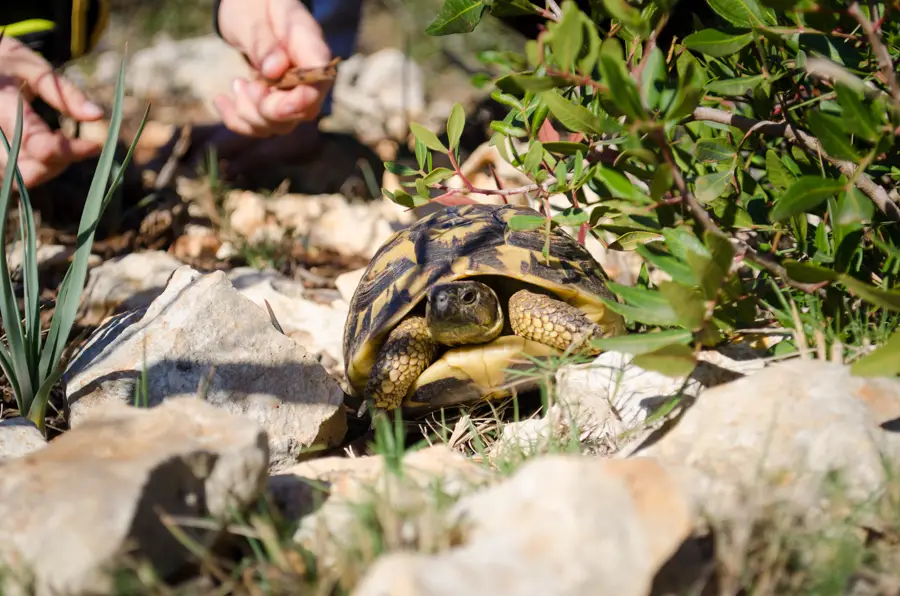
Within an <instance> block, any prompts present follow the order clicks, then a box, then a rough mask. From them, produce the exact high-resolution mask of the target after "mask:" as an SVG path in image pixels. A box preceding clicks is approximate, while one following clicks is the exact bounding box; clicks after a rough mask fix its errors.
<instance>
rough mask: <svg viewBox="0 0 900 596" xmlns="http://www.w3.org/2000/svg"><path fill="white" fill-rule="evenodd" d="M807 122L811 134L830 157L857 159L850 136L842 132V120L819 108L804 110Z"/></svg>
mask: <svg viewBox="0 0 900 596" xmlns="http://www.w3.org/2000/svg"><path fill="white" fill-rule="evenodd" d="M806 118H807V123H808V124H809V129H810V131H812V133H813V135H814V136H816V137H818V139H819V141H820V142H821V143H822V148H823V149H825V152H826V153H827V154H828V155H830V156H831V157H836V158H837V159H845V160H848V161H854V162H855V161H859V153H857V152H856V149H854V148H853V143H851V142H850V137H849V136H848V135H846V134H844V132H843V129H844V126H845V123H844V121H843V120H842V119H841V118H839V117H837V116H833V115H831V114H826V113H825V112H822V111H820V110H815V109H813V110H808V111H807V112H806Z"/></svg>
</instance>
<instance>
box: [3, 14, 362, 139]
mask: <svg viewBox="0 0 900 596" xmlns="http://www.w3.org/2000/svg"><path fill="white" fill-rule="evenodd" d="M257 1H260V0H257ZM298 1H301V0H298ZM302 1H303V3H304V4H305V5H306V7H307V8H308V9H309V10H310V12H311V13H312V15H313V17H314V18H315V19H316V21H317V22H318V23H319V26H320V27H322V32H323V34H324V36H325V42H326V43H327V44H328V46H329V48H331V53H332V55H333V56H335V57H340V58H341V59H344V60H346V59H347V58H349V57H350V56H351V55H352V54H353V52H354V49H355V47H356V38H357V33H358V30H359V22H360V15H361V13H362V0H302ZM218 16H219V0H215V2H214V3H213V22H212V23H211V27H210V28H211V30H212V31H215V33H216V34H218V35H221V34H220V32H219V26H218ZM108 20H109V0H22V1H18V2H17V1H15V0H0V29H2V30H3V34H4V35H12V36H13V37H15V38H17V39H18V40H19V41H21V42H22V43H24V44H25V45H27V46H29V47H30V48H31V49H33V50H35V51H36V52H38V53H39V54H41V55H42V56H43V57H44V58H45V59H46V60H47V61H48V62H50V63H51V64H52V65H53V66H55V67H60V66H63V65H64V64H65V63H66V62H68V61H69V60H72V59H75V58H79V57H81V56H83V55H84V54H87V53H88V52H90V51H91V50H92V49H93V48H94V47H95V46H96V45H97V42H98V41H99V39H100V36H101V35H102V33H103V30H104V29H105V28H106V25H107V22H108ZM331 102H332V94H331V92H329V93H328V96H327V97H326V98H325V102H324V104H323V105H322V110H321V114H320V115H322V116H324V115H327V114H329V113H330V112H331ZM36 107H37V106H36ZM40 111H41V112H42V113H43V111H44V110H40ZM45 119H46V118H45ZM50 124H53V123H52V122H51V123H50ZM53 125H54V127H55V124H53Z"/></svg>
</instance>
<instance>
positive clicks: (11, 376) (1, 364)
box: [0, 343, 23, 412]
mask: <svg viewBox="0 0 900 596" xmlns="http://www.w3.org/2000/svg"><path fill="white" fill-rule="evenodd" d="M0 369H2V370H3V374H4V375H6V378H7V379H8V380H9V384H10V385H11V386H12V390H13V394H14V395H15V396H16V406H17V407H18V408H19V411H20V412H21V411H22V406H23V404H22V403H21V401H20V400H19V393H20V391H19V383H18V380H17V379H16V373H15V370H13V366H12V359H11V358H10V355H9V350H7V349H6V346H5V345H3V344H2V343H0Z"/></svg>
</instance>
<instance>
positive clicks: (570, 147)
mask: <svg viewBox="0 0 900 596" xmlns="http://www.w3.org/2000/svg"><path fill="white" fill-rule="evenodd" d="M589 150H590V147H588V146H587V145H585V144H584V143H572V142H569V141H551V142H549V143H544V151H547V152H548V153H559V154H560V155H575V154H576V153H578V152H579V151H581V153H582V154H585V153H587V152H588V151H589Z"/></svg>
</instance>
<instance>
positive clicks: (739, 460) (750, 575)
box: [0, 37, 900, 596]
mask: <svg viewBox="0 0 900 596" xmlns="http://www.w3.org/2000/svg"><path fill="white" fill-rule="evenodd" d="M142 52H143V53H142ZM142 52H138V53H136V54H135V55H134V56H132V58H131V63H130V66H129V71H128V72H129V80H130V81H131V86H130V94H131V98H132V99H131V100H130V101H131V102H133V103H131V104H130V114H131V118H132V120H131V124H130V126H132V127H133V126H134V124H135V122H134V117H135V114H138V113H139V112H142V110H143V105H145V104H142V103H141V102H142V101H144V100H145V99H147V98H160V97H162V98H168V105H167V104H166V102H163V103H162V104H161V107H160V108H159V110H158V111H156V112H154V119H153V121H152V122H151V125H150V126H149V127H148V128H147V132H146V134H145V137H144V141H143V142H142V145H141V151H140V155H139V159H138V161H139V164H140V167H138V168H136V171H135V172H134V174H133V176H132V179H131V180H130V181H129V184H130V186H128V187H127V193H126V199H125V200H124V201H123V204H122V205H121V206H120V209H118V210H117V211H115V210H114V212H113V213H112V215H110V216H109V217H108V218H107V220H106V221H105V227H104V230H103V233H102V235H101V238H100V239H99V240H98V244H97V246H96V247H95V251H94V252H95V262H94V263H93V265H92V269H91V271H90V278H89V280H88V284H87V288H86V290H85V295H84V299H83V304H82V309H81V313H80V318H79V323H78V328H77V329H76V333H81V334H82V336H81V338H79V339H76V340H74V341H73V344H72V346H71V354H70V359H69V363H68V368H67V371H66V374H65V377H64V379H63V381H62V382H61V384H60V391H59V395H58V399H57V400H56V402H55V411H54V412H53V413H52V414H51V427H52V429H53V430H52V432H51V435H50V438H51V440H50V441H49V442H47V441H46V440H45V439H44V438H43V437H42V436H41V435H40V433H39V432H38V431H37V429H36V428H35V427H34V426H33V425H30V424H29V423H26V422H23V419H22V418H20V417H18V416H17V412H15V410H14V408H13V404H14V402H13V401H12V400H11V399H6V401H5V402H3V403H4V405H3V408H4V409H3V410H2V412H0V413H2V416H0V418H2V421H0V561H2V563H3V566H4V568H5V569H6V571H5V572H3V573H0V577H2V578H3V581H4V582H5V583H4V584H2V589H0V592H2V593H3V594H19V593H30V592H29V590H30V589H29V588H27V587H23V586H31V589H33V590H34V593H37V594H76V593H117V594H135V593H160V594H171V593H184V594H196V593H235V594H238V593H240V594H244V593H246V594H263V593H274V594H289V593H290V594H296V593H304V594H306V593H309V594H334V593H352V594H355V595H360V596H363V595H365V596H369V595H371V596H376V595H378V596H381V595H387V594H392V595H414V594H422V595H425V594H428V595H445V594H446V595H448V596H449V595H451V594H517V595H530V594H534V595H552V594H558V595H575V594H579V595H581V594H601V595H606V594H610V595H611V594H615V595H617V596H618V595H622V596H628V595H644V594H750V593H752V594H796V593H816V594H855V595H864V594H865V595H868V594H898V593H900V573H898V572H897V570H898V569H900V554H898V553H900V550H898V544H900V482H898V480H897V477H896V476H895V469H896V465H897V464H898V463H900V434H898V432H897V431H898V429H900V427H898V424H897V422H898V420H900V381H897V380H891V379H864V378H856V377H853V376H851V375H850V373H849V368H848V367H847V366H846V365H844V364H843V363H841V362H830V361H827V360H822V359H815V358H812V357H809V356H802V355H794V356H793V357H790V358H778V359H775V358H763V357H762V356H761V353H762V352H761V350H760V349H759V346H757V345H751V344H746V345H744V344H741V345H735V346H728V347H727V348H722V349H719V350H711V351H709V352H707V353H704V354H703V355H702V364H701V365H700V366H699V367H697V369H696V370H695V371H694V372H693V373H692V375H691V376H690V377H688V378H670V377H665V376H662V375H659V374H657V373H653V372H650V371H646V370H643V369H641V368H640V367H638V366H636V365H635V364H633V363H632V362H631V359H630V357H629V356H628V355H626V354H620V353H615V352H610V353H605V354H603V355H601V356H599V357H598V358H597V359H596V360H594V361H593V362H590V363H587V364H577V365H576V364H565V365H562V366H560V367H558V368H557V369H555V370H550V371H540V374H542V375H544V377H545V378H546V380H547V389H548V395H549V404H548V407H546V408H538V407H537V406H538V405H539V402H540V396H537V397H536V398H533V399H531V401H532V402H534V403H530V402H529V401H528V400H527V399H526V400H523V402H522V404H520V405H521V408H520V412H519V414H520V416H519V419H518V420H516V419H514V416H513V408H512V407H510V404H508V403H505V404H499V405H497V406H495V408H496V409H493V410H492V409H490V408H487V407H484V406H482V407H479V408H475V409H467V410H460V411H454V412H448V413H447V418H445V419H438V418H436V417H432V418H429V419H426V420H422V421H416V422H408V423H407V424H406V425H405V426H404V427H403V429H402V432H401V431H400V430H398V429H391V428H381V429H378V430H379V432H378V434H377V435H374V434H373V433H372V432H371V431H370V430H369V429H368V428H367V427H366V426H365V424H364V423H363V422H360V421H359V420H358V419H357V418H356V416H355V413H354V412H355V410H356V407H355V406H356V404H353V403H350V402H351V401H352V400H348V399H347V397H346V396H345V391H344V390H345V385H344V379H343V356H342V353H341V336H342V330H343V326H344V321H345V319H346V316H347V310H348V302H349V300H350V297H351V295H352V293H353V291H354V289H355V287H356V283H357V281H358V279H359V276H360V274H361V272H362V268H364V267H365V265H366V264H367V263H368V260H369V259H370V258H371V256H372V254H373V253H374V251H375V250H376V249H377V248H378V246H379V245H380V244H381V243H382V242H383V241H384V240H385V239H386V238H387V237H388V236H389V235H390V234H391V233H393V231H395V230H397V229H400V228H402V227H404V226H407V225H409V224H410V223H411V222H412V221H414V220H415V218H417V217H420V216H421V215H422V214H423V213H424V211H425V210H421V211H406V210H403V209H401V208H399V207H397V206H396V205H394V204H392V203H389V202H387V201H386V200H384V199H382V198H380V196H379V189H380V188H381V187H385V188H389V189H391V188H396V186H397V180H396V179H395V178H393V177H392V175H391V174H390V173H387V172H385V171H384V168H383V166H382V165H381V163H382V160H384V159H394V158H395V157H396V158H399V159H401V160H402V159H404V158H406V159H408V158H409V145H408V139H406V137H405V130H406V123H407V122H408V120H409V119H415V120H417V121H420V122H423V123H425V124H426V125H429V126H431V127H432V128H434V129H437V128H440V126H441V123H442V122H443V120H444V119H445V118H446V116H447V113H448V112H449V108H450V104H451V103H452V102H448V101H447V99H446V97H444V98H441V99H438V98H436V97H433V96H431V95H429V94H428V93H426V89H425V82H424V81H425V78H426V77H425V75H424V73H423V72H422V69H421V67H419V66H417V65H416V63H415V62H414V61H411V60H410V59H409V58H407V57H406V56H405V55H404V54H403V53H402V52H401V51H399V50H396V49H391V48H386V49H383V50H381V51H378V52H373V53H369V54H367V55H359V56H355V57H354V58H353V59H352V60H351V61H348V62H347V63H345V65H344V66H343V67H342V71H341V72H342V74H341V75H340V78H339V79H338V81H337V83H336V96H335V102H336V103H335V114H334V117H333V118H331V119H330V120H329V122H328V123H326V125H325V128H326V129H328V130H330V131H332V133H331V134H333V136H332V137H329V140H328V141H327V143H326V148H325V149H324V150H323V151H322V154H321V156H320V159H319V161H318V162H316V163H312V164H304V165H303V166H297V167H291V168H286V169H280V170H277V171H275V170H269V171H266V172H262V173H264V174H266V175H265V176H258V177H256V178H255V179H253V180H247V179H242V180H237V181H230V182H228V183H225V182H222V181H220V180H217V179H216V178H215V177H214V176H212V175H211V174H210V172H209V171H207V170H204V169H203V168H202V160H201V161H200V162H197V161H194V162H192V161H191V159H190V152H189V151H187V152H182V153H181V155H180V158H181V159H180V161H179V159H178V158H179V155H178V152H177V150H176V155H175V157H174V158H173V157H172V156H171V154H172V151H173V150H175V147H176V146H177V142H176V141H177V139H178V138H180V135H181V134H182V132H183V131H184V129H182V128H180V127H181V126H182V125H183V124H184V123H185V122H187V121H188V120H191V121H193V122H200V123H202V122H204V118H206V119H207V120H208V118H209V116H210V115H209V111H208V103H207V102H208V100H209V97H210V95H211V93H213V92H214V91H215V90H217V89H219V88H221V85H222V84H224V83H223V81H226V80H230V77H231V76H232V74H233V73H234V72H237V71H239V70H240V69H241V68H243V65H242V63H241V62H240V61H239V60H234V56H233V55H231V54H229V53H228V51H227V48H224V49H223V47H222V45H221V42H219V41H218V40H216V39H214V38H211V37H202V38H196V39H189V40H186V41H180V42H174V41H169V42H164V43H160V44H159V45H157V46H154V48H152V49H148V50H145V51H142ZM116 60H118V58H117V57H116V56H115V55H108V56H101V57H100V58H99V59H98V61H97V64H96V65H95V68H94V70H93V71H92V72H91V73H90V76H87V75H85V79H84V81H83V82H84V84H86V85H93V86H94V87H95V89H97V90H98V92H100V91H102V90H103V89H107V90H108V88H109V83H110V81H109V76H110V72H111V66H115V65H116V64H117V62H116ZM211 62H215V63H216V64H219V65H220V66H221V68H220V69H218V70H216V71H215V72H210V73H207V74H209V76H201V75H203V74H204V71H203V68H202V66H203V64H209V63H211ZM207 70H208V69H207ZM401 78H402V80H404V81H405V82H406V85H407V86H406V87H398V86H397V85H396V84H395V82H396V81H397V80H398V79H401ZM173 98H174V99H173ZM456 99H458V100H460V101H464V102H465V104H466V105H467V107H468V109H469V113H470V116H471V117H472V121H473V123H474V124H472V130H471V131H470V133H469V137H468V138H470V139H472V140H473V141H472V143H471V144H470V146H469V147H468V148H467V150H466V152H465V158H466V162H465V164H464V165H463V169H464V170H465V171H466V173H467V175H468V176H469V177H470V179H477V180H478V181H479V182H478V184H477V185H478V186H480V187H493V188H496V186H491V185H493V184H496V183H495V181H494V178H493V175H491V174H490V173H489V169H488V164H490V165H493V166H494V167H495V170H496V172H497V175H498V177H499V178H500V180H501V181H503V182H505V183H507V184H510V185H512V184H516V183H517V182H516V173H515V171H514V170H510V169H509V168H508V167H506V168H504V164H503V163H502V161H501V160H498V159H497V156H496V154H495V153H494V152H492V150H491V149H490V148H488V147H487V146H486V145H484V144H483V138H482V139H481V140H479V136H478V117H477V116H478V112H477V110H478V108H477V107H476V102H477V99H478V98H477V97H474V96H470V97H460V98H456ZM329 127H330V128H329ZM194 130H196V128H195V129H194ZM188 132H192V131H188ZM82 134H86V135H91V134H105V132H104V131H103V127H102V126H100V127H95V128H94V129H92V128H91V127H85V129H84V130H82ZM125 138H126V139H127V138H129V137H128V133H126V135H125ZM195 157H196V156H195ZM198 163H199V165H198ZM166 164H169V165H168V168H169V169H171V168H172V166H174V170H173V171H174V174H168V173H166V171H167V167H166ZM322 164H327V168H326V167H323V165H322ZM68 176H69V178H68V179H66V180H65V181H63V182H60V183H59V186H57V187H55V190H53V189H52V188H51V189H50V190H47V191H45V193H46V194H51V193H52V192H56V191H60V189H65V188H69V189H72V188H76V189H77V187H73V186H72V181H73V180H77V176H78V173H77V172H75V173H71V174H68ZM260 188H264V190H262V191H260V190H259V189H260ZM70 195H71V196H76V195H77V191H70ZM134 196H137V197H138V200H135V199H134V198H133V197H134ZM127 197H132V198H131V199H128V198H127ZM37 199H38V200H39V197H38V198H37ZM495 199H497V200H499V198H496V197H495ZM511 200H513V201H518V202H527V200H526V199H525V197H512V198H511ZM73 201H74V203H73V205H72V206H71V208H72V209H74V210H75V212H76V213H77V208H78V207H77V200H76V199H73ZM59 204H60V203H59V202H57V203H54V205H57V207H56V208H55V210H54V209H53V208H51V207H52V205H51V206H48V207H46V208H45V209H44V210H43V211H42V216H43V218H44V224H43V226H42V233H43V238H44V243H43V245H42V247H41V255H40V261H41V271H42V276H43V279H45V280H46V285H47V288H48V290H47V298H48V309H50V308H52V301H51V299H52V288H53V287H55V284H56V282H58V279H59V276H60V274H61V272H62V271H64V267H65V265H66V264H67V262H68V261H67V259H68V258H69V257H70V255H71V251H72V246H73V238H72V237H71V234H72V229H71V227H70V223H71V221H77V219H72V218H71V217H70V216H67V209H68V208H69V207H68V206H65V205H64V206H63V207H59V206H58V205H59ZM67 222H68V223H67ZM588 247H589V249H590V250H591V251H592V252H593V253H594V254H595V256H596V257H597V258H598V259H599V260H600V261H601V263H603V265H604V267H605V268H606V269H607V271H608V272H609V273H610V274H611V275H612V276H613V277H614V278H615V279H616V280H618V281H620V282H622V283H631V282H632V281H633V278H634V275H635V273H636V264H637V263H636V262H635V261H634V260H632V259H630V258H629V257H628V253H617V252H615V251H608V250H606V249H605V248H604V247H603V246H602V245H601V244H600V243H599V242H593V244H591V243H589V245H588ZM623 255H625V256H623ZM15 259H16V255H15V253H14V254H13V261H15ZM272 317H274V319H275V320H276V321H277V326H276V325H275V324H273V321H272Z"/></svg>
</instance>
